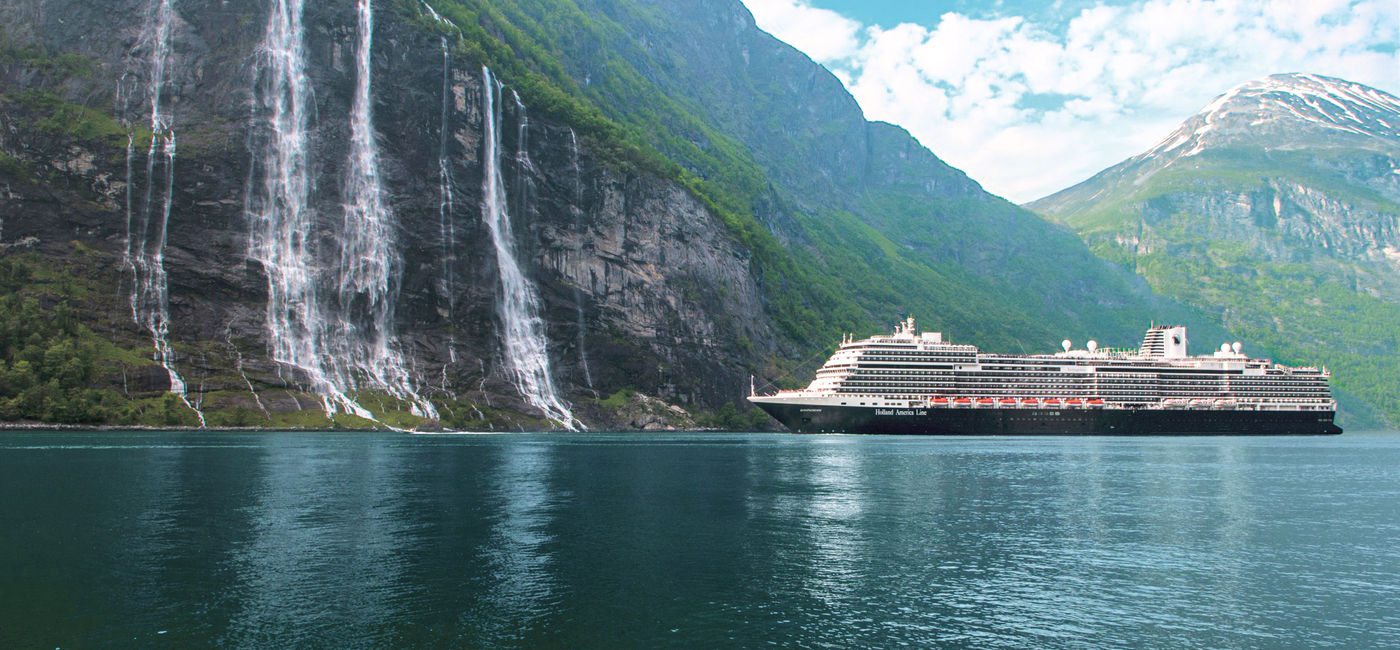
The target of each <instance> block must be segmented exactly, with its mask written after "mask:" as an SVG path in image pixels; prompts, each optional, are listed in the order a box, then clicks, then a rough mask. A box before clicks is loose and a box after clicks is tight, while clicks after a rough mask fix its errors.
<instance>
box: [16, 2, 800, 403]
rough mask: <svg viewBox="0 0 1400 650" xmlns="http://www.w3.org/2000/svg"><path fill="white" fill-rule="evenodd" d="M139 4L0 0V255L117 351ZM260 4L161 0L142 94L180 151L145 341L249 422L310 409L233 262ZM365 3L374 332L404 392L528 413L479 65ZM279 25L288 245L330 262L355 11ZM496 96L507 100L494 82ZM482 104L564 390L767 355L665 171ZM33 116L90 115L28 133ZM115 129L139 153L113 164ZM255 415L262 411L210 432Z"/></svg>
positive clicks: (254, 176) (688, 383) (252, 177)
mask: <svg viewBox="0 0 1400 650" xmlns="http://www.w3.org/2000/svg"><path fill="white" fill-rule="evenodd" d="M289 4H292V5H296V4H299V3H294V2H293V3H289ZM159 7H160V3H159V2H158V1H153V0H118V1H116V2H110V3H99V4H97V5H94V4H92V3H86V2H68V1H64V0H17V1H16V2H10V3H6V6H5V7H3V8H0V29H3V34H4V38H5V41H4V44H5V47H6V57H5V58H4V59H0V82H3V86H0V94H2V95H3V98H4V99H3V101H4V102H5V109H4V110H3V111H0V123H2V124H0V126H3V131H0V151H3V154H4V160H5V162H6V165H4V166H3V167H4V168H3V170H2V171H0V188H2V189H3V190H4V191H3V192H0V214H3V215H4V216H3V219H4V221H3V226H0V241H2V242H3V243H4V245H5V246H6V249H5V251H4V253H3V254H4V255H7V256H16V258H17V259H19V258H22V259H25V260H28V261H29V262H30V263H32V264H34V265H37V266H39V267H43V268H52V269H55V272H59V271H62V272H65V273H67V274H68V275H70V276H72V278H76V282H77V283H78V284H80V285H82V286H81V290H80V291H75V292H73V297H72V299H73V301H74V302H75V303H76V304H77V305H78V307H79V310H80V312H81V313H82V315H83V317H84V319H85V320H86V321H87V322H88V324H89V326H90V327H91V328H92V329H93V330H94V331H96V332H97V334H98V335H99V336H100V337H102V338H104V339H106V340H108V341H110V342H112V343H113V344H115V345H114V347H115V348H116V349H118V350H121V349H125V350H133V351H139V350H144V349H149V347H150V345H151V340H150V334H149V332H146V331H143V329H142V328H141V327H140V326H139V323H135V322H133V319H132V317H131V313H130V312H129V311H128V310H127V305H126V296H127V295H129V294H130V292H131V291H132V290H133V273H132V272H130V271H129V270H128V268H126V267H125V265H124V263H123V254H124V251H125V250H127V248H128V242H129V240H130V237H129V234H128V231H127V229H128V219H129V208H128V206H127V201H128V191H127V190H128V184H130V187H133V188H136V190H137V192H136V196H137V198H136V202H137V203H138V204H140V203H141V202H142V200H143V199H142V192H145V191H146V190H145V188H148V187H155V188H156V189H155V191H154V193H155V194H156V195H157V200H159V195H160V194H161V191H162V190H161V188H162V185H161V179H160V178H157V177H154V176H153V177H146V176H145V170H146V167H144V163H145V160H144V158H145V157H146V155H147V153H146V145H147V144H149V141H150V138H152V137H153V135H152V127H151V125H150V124H148V123H145V120H147V119H148V118H149V116H150V115H151V113H152V104H153V102H152V100H151V95H150V93H143V92H130V93H125V92H124V91H122V90H119V89H127V88H135V89H137V90H138V91H140V90H141V89H144V88H147V87H149V86H150V83H149V82H150V80H151V78H152V77H151V67H150V65H149V63H148V62H149V61H150V60H151V57H152V45H151V43H152V40H151V38H150V36H149V31H150V30H149V25H150V22H149V21H150V20H151V17H152V16H153V15H154V14H155V12H157V11H158V9H159ZM279 8H280V9H285V8H286V7H285V4H284V3H282V2H270V3H268V2H255V3H226V2H217V1H214V0H180V1H178V2H175V3H173V12H172V14H173V16H172V19H171V20H170V22H169V32H168V33H169V41H168V43H169V55H168V59H167V61H168V73H166V74H165V75H164V76H162V77H161V78H162V79H163V93H164V99H163V100H158V101H159V102H160V111H161V112H162V113H164V114H165V116H164V117H163V119H164V120H166V123H167V124H168V125H169V127H170V129H171V131H172V132H173V133H175V134H178V153H177V154H172V155H173V160H174V164H173V179H174V181H173V191H172V192H171V193H170V195H171V201H170V208H169V219H168V237H167V239H166V242H165V246H164V248H163V250H164V255H163V260H162V262H163V265H164V274H165V276H166V279H167V281H168V310H169V322H168V332H167V333H166V336H167V337H168V339H169V342H170V344H171V346H173V348H174V351H175V358H174V367H175V369H176V370H178V372H179V373H180V375H182V376H183V378H184V380H185V382H186V383H187V384H188V385H189V396H190V398H191V400H192V401H193V402H194V405H195V406H199V407H202V409H203V410H204V411H206V412H210V413H214V414H218V413H222V412H235V411H239V410H254V411H261V413H260V415H261V416H262V417H263V418H266V417H268V416H271V417H272V418H273V421H275V422H278V423H281V424H294V423H298V422H299V420H294V419H289V418H291V417H293V416H291V415H286V414H289V413H297V412H302V413H310V414H315V413H316V412H318V411H319V408H320V404H319V402H318V400H317V398H316V396H315V395H314V394H311V393H315V390H314V386H312V385H309V383H308V378H307V377H306V375H305V373H303V372H300V371H299V370H298V369H297V368H295V367H291V366H289V365H287V364H285V363H277V362H275V361H274V360H273V359H272V358H271V356H270V354H271V353H270V350H271V347H272V341H270V340H269V339H270V334H269V314H268V312H267V309H266V305H267V300H268V286H269V285H268V279H267V278H268V275H267V274H268V269H267V268H265V265H264V264H260V263H259V262H257V261H254V260H253V259H252V258H251V257H250V255H249V246H250V243H249V241H250V240H249V237H250V235H249V231H250V211H251V210H252V208H250V207H249V204H250V192H251V188H253V187H254V186H255V185H256V184H258V183H260V182H261V180H260V179H262V178H264V177H265V176H266V175H267V174H269V173H271V172H272V171H274V170H270V169H268V168H267V165H266V164H265V163H264V162H263V161H262V159H261V158H259V157H258V156H257V155H255V154H256V153H257V152H256V151H253V149H256V148H257V147H258V146H259V145H258V144H256V143H255V142H254V138H253V136H251V135H250V133H253V132H254V131H255V129H254V125H253V122H255V121H256V119H257V117H258V113H259V111H264V112H265V111H266V110H268V109H267V106H268V105H269V104H268V102H269V101H270V100H269V98H268V97H265V96H258V95H256V94H255V92H254V86H255V77H254V74H255V71H256V70H257V66H256V65H254V64H253V63H252V62H254V61H256V60H257V59H258V57H262V56H266V55H268V52H267V45H266V43H265V42H264V36H265V30H266V26H267V24H268V20H269V12H270V11H274V10H278V9H279ZM375 10H376V11H375V14H374V21H375V22H374V26H373V41H372V43H373V48H372V58H371V62H370V64H371V65H370V67H371V70H372V76H373V85H372V114H373V127H374V133H375V140H376V142H377V145H378V168H377V169H378V178H377V182H378V183H379V185H380V187H381V188H382V194H383V196H382V198H383V202H384V204H385V205H387V206H388V210H387V212H386V215H387V217H388V223H389V224H390V227H391V228H392V231H393V234H394V240H395V241H396V242H397V247H396V250H395V251H394V252H393V255H392V257H391V259H390V262H391V264H392V266H393V274H394V277H393V283H392V284H393V286H392V287H391V291H390V293H389V295H388V299H389V300H391V301H392V302H393V304H392V308H391V309H390V310H389V311H390V313H392V314H393V322H392V323H391V324H390V326H389V328H388V329H389V331H390V333H391V336H392V341H391V345H392V346H393V347H394V349H395V350H397V351H399V352H401V353H402V356H403V358H404V359H405V362H404V365H405V366H406V368H407V371H408V374H409V381H410V382H411V386H412V387H413V388H414V390H416V391H417V392H418V393H420V394H422V395H424V396H425V397H428V398H430V399H432V400H433V401H435V402H436V403H438V404H440V405H442V408H443V413H442V416H443V419H444V421H446V422H448V423H451V424H454V425H458V426H481V427H513V426H538V425H539V424H541V423H540V422H539V421H538V420H536V419H535V418H538V417H539V413H538V412H537V411H534V410H533V409H531V408H529V407H528V406H526V405H525V404H524V402H523V401H522V399H521V396H520V395H519V391H518V390H517V388H516V386H515V385H514V384H513V382H512V380H511V376H510V375H511V373H510V372H509V369H508V368H509V364H508V362H507V360H506V359H504V358H503V348H502V338H503V335H504V333H503V332H502V331H501V330H502V327H503V323H502V318H501V317H500V314H499V309H498V308H497V305H498V302H499V300H500V299H501V297H500V296H499V295H498V294H499V293H500V291H501V282H500V280H499V273H500V267H499V265H498V263H497V253H496V251H495V248H494V246H493V244H492V238H491V235H490V233H489V232H488V231H487V228H486V225H485V222H484V219H483V208H482V206H483V201H484V197H483V187H484V186H483V175H484V173H485V169H486V165H487V162H488V161H486V160H484V159H483V157H484V156H485V151H486V147H485V143H484V141H483V137H484V132H485V129H486V125H485V117H484V109H483V104H484V98H485V93H486V92H487V91H486V90H485V88H487V87H488V85H487V82H486V81H484V71H483V69H482V68H481V65H480V63H479V62H476V61H470V60H466V59H465V58H463V57H460V56H453V55H452V54H451V53H448V54H447V55H446V56H445V54H444V52H445V47H444V44H443V42H442V41H441V40H440V39H439V38H438V37H437V36H435V35H433V34H432V33H431V32H429V31H428V30H424V29H422V26H421V21H422V20H424V16H426V15H427V14H425V13H424V10H423V8H422V7H420V6H418V5H414V4H411V3H400V2H381V3H378V4H377V6H376V7H375ZM301 21H302V23H303V25H304V31H303V36H304V59H305V74H306V75H307V79H306V83H308V84H309V89H310V92H309V94H308V96H310V97H311V98H312V99H313V101H314V106H312V107H310V108H311V111H310V114H311V118H310V120H309V122H308V124H309V127H308V134H309V135H308V137H307V143H308V145H307V149H308V151H307V156H306V159H307V163H306V164H307V165H308V166H309V168H310V169H309V170H308V171H309V173H307V174H306V178H308V179H309V188H308V189H307V195H308V200H307V205H306V208H307V209H308V210H309V211H310V212H311V213H312V214H313V215H314V218H313V224H314V225H313V229H312V230H313V231H312V232H311V233H309V238H308V240H307V241H306V242H305V245H306V246H308V247H318V246H319V247H321V248H322V254H321V255H320V257H317V258H316V259H317V260H319V261H318V263H317V266H315V267H314V271H315V272H316V273H318V274H322V275H324V274H334V273H335V270H334V269H333V268H328V267H327V266H328V265H326V264H324V262H325V261H326V259H327V255H326V254H325V252H326V251H329V250H333V246H334V244H333V243H332V242H333V240H337V238H339V237H341V236H342V235H343V233H339V232H337V228H338V227H340V224H342V223H343V222H342V215H343V214H344V212H345V209H344V204H345V203H346V196H347V193H348V192H349V191H350V190H349V189H348V188H347V187H346V186H345V180H344V179H345V178H346V177H347V174H346V172H347V170H346V165H347V164H349V163H348V162H347V161H348V160H350V154H351V148H352V146H353V145H352V143H351V140H352V139H353V133H352V131H353V129H352V125H351V124H350V114H351V112H352V111H351V109H352V103H353V96H354V92H355V88H356V83H357V77H356V75H357V65H356V56H357V53H358V50H357V45H358V36H357V35H358V34H359V32H358V31H357V15H356V10H355V7H353V6H350V3H328V2H326V3H309V4H308V5H307V6H306V7H305V10H304V13H303V14H302V17H301ZM73 55H77V56H76V57H74V56H73ZM65 61H67V62H68V63H69V64H71V65H70V66H69V68H73V69H69V68H65V67H64V66H65V64H64V63H63V62H65ZM500 92H501V97H502V98H509V97H512V95H511V90H510V88H509V87H508V86H507V87H505V88H504V89H503V90H502V91H500ZM123 94H126V96H125V97H123V96H122V95H123ZM501 103H502V104H503V108H502V111H501V118H500V124H499V125H498V126H499V128H500V131H501V134H502V137H501V149H502V152H503V153H502V156H503V160H504V161H505V162H504V163H503V164H501V173H502V177H503V180H504V187H505V188H506V189H507V192H506V200H507V202H508V203H509V214H510V216H511V218H512V225H513V232H514V234H515V245H516V253H517V255H518V258H519V262H520V265H521V268H522V270H523V272H524V275H525V276H526V278H527V279H528V280H529V281H530V282H531V283H532V285H533V286H534V288H535V291H536V292H537V294H538V296H539V299H540V300H539V302H540V306H539V311H540V313H539V314H537V316H538V317H539V318H541V319H542V322H543V331H544V334H545V336H546V338H547V341H548V360H549V362H550V363H551V369H550V372H551V373H552V376H553V379H554V381H555V382H556V383H557V385H558V386H559V387H560V390H561V392H562V393H564V394H565V395H566V396H567V399H569V400H571V401H582V402H587V401H588V400H589V399H590V398H592V397H598V396H603V397H605V396H607V395H609V394H611V393H613V392H615V391H617V390H619V389H620V388H622V387H624V386H648V387H650V390H653V391H657V392H659V394H660V397H661V398H662V399H665V400H667V401H669V402H672V403H678V404H681V405H684V406H686V407H688V408H692V409H693V408H702V409H713V408H716V407H718V406H720V405H722V404H725V403H733V402H735V401H737V400H738V399H739V398H741V397H742V395H743V394H745V392H746V391H745V389H746V388H747V378H746V377H745V375H746V374H747V371H746V367H747V365H746V364H748V363H750V362H751V361H750V359H753V358H760V357H762V356H764V355H771V354H773V353H774V352H775V350H776V345H777V343H776V340H775V334H774V332H773V328H772V326H771V323H770V322H769V320H768V319H767V317H766V316H764V308H763V305H762V300H761V297H760V292H759V291H758V289H757V286H756V284H755V282H754V280H753V278H752V277H751V275H750V273H749V264H748V256H747V253H746V251H745V250H743V249H742V247H740V246H739V245H738V244H737V243H736V242H735V240H734V239H733V238H732V237H731V236H730V235H729V234H728V232H727V231H726V229H725V227H724V225H723V224H722V223H721V222H720V221H719V220H718V219H717V218H715V217H714V216H713V215H712V214H710V213H709V212H708V210H707V208H706V207H705V206H704V205H702V204H701V203H700V202H699V201H697V200H696V199H695V198H694V197H693V196H692V195H691V194H690V193H688V192H687V191H685V190H684V189H683V188H681V187H679V186H678V185H676V184H675V183H673V182H671V181H668V180H665V179H662V178H659V177H657V176H654V175H650V174H647V173H642V172H621V171H617V170H616V169H615V168H614V167H612V166H608V165H605V164H602V163H601V162H600V161H599V160H598V159H597V157H596V156H595V155H594V154H593V153H592V152H591V151H590V149H589V145H588V143H587V142H580V141H579V138H577V137H576V135H575V133H574V132H573V130H572V129H571V128H570V127H569V126H568V125H566V124H561V123H555V122H551V121H550V120H547V119H542V118H540V117H537V116H532V115H531V114H530V109H529V107H528V106H525V105H522V104H520V103H518V102H515V101H505V100H504V99H503V100H502V102H501ZM54 110H60V111H68V112H69V113H72V114H73V115H76V116H81V117H83V118H84V119H88V120H89V121H91V122H92V123H93V124H95V125H97V126H98V127H100V128H95V129H90V130H87V131H82V130H76V129H73V128H70V127H71V124H69V125H64V124H57V123H53V122H51V121H50V122H45V120H46V119H48V118H49V117H50V115H46V113H51V112H52V111H54ZM109 115H110V116H113V117H112V118H109V117H107V116H109ZM70 122H71V120H70ZM128 135H130V137H131V141H134V142H135V143H136V144H135V147H134V151H135V154H134V157H135V158H136V164H134V165H130V166H131V169H132V171H131V172H130V173H128V169H127V168H128V154H127V150H128ZM157 135H159V134H157ZM156 155H159V154H156ZM254 161H259V163H258V164H257V165H255V164H254ZM153 168H156V169H158V166H156V167H153ZM448 192H450V200H448V199H447V197H448ZM140 209H141V208H140V207H139V206H138V207H137V209H136V210H137V212H138V213H140ZM154 245H155V244H154V243H152V246H154ZM40 275H42V274H40ZM321 281H322V282H324V278H322V280H321ZM347 304H349V303H347ZM354 309H355V308H347V309H346V313H334V314H331V315H332V316H334V317H336V318H343V319H346V320H347V321H348V322H350V323H352V325H353V324H355V323H357V322H358V319H361V318H362V316H363V315H362V314H359V313H358V312H354ZM142 354H143V356H147V355H146V354H145V353H142ZM741 355H742V356H741ZM109 356H110V357H111V359H109V361H110V363H106V364H99V366H101V367H100V368H99V369H98V372H97V373H96V376H95V378H94V380H93V382H94V384H95V385H104V386H109V387H112V388H113V389H114V390H115V389H118V388H120V390H124V391H126V393H127V394H128V395H134V396H137V397H140V396H141V395H142V394H150V393H159V392H161V391H164V390H166V389H167V388H168V387H169V384H170V381H169V379H168V378H167V377H166V376H165V374H164V373H163V372H161V371H160V369H159V367H153V366H152V365H151V364H150V363H149V362H146V361H143V360H141V359H140V358H139V357H137V356H136V355H133V354H130V353H126V354H122V353H119V352H110V353H109ZM352 380H353V379H352ZM358 381H359V386H358V388H359V389H360V390H359V393H358V394H359V398H358V399H359V402H360V403H361V404H362V405H365V406H366V408H368V409H369V410H370V411H372V412H374V413H376V414H377V415H378V416H380V417H382V416H383V414H384V413H386V412H389V411H394V410H395V407H393V406H392V405H391V406H388V407H385V408H380V406H377V405H376V404H381V405H382V404H383V403H384V402H385V401H386V400H385V396H386V394H387V393H388V391H385V390H383V388H384V387H382V386H375V385H374V384H373V382H370V381H367V380H365V378H364V377H359V380H358ZM345 388H346V390H353V389H354V388H356V387H354V386H346V387H345ZM376 395H378V396H379V397H376ZM388 401H390V402H392V400H388ZM302 409H304V411H302ZM580 417H581V419H582V420H583V421H584V423H585V424H587V425H590V426H604V427H606V426H609V425H611V424H618V425H622V426H626V424H627V423H624V422H618V423H614V422H612V421H611V419H610V418H611V415H610V414H609V412H608V411H607V409H605V408H593V407H589V406H587V405H586V404H585V405H584V406H583V407H582V409H581V410H580ZM216 419H217V418H216ZM182 421H183V420H182ZM316 421H317V420H316V418H314V417H311V418H310V419H306V420H305V423H308V424H312V425H315V423H316ZM259 422H262V423H264V424H266V423H267V420H266V419H255V420H254V421H251V422H248V421H243V420H239V421H238V422H233V423H238V424H258V423H259ZM213 423H215V424H218V423H229V422H224V421H223V420H219V421H217V422H213Z"/></svg>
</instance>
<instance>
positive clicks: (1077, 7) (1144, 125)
mask: <svg viewBox="0 0 1400 650" xmlns="http://www.w3.org/2000/svg"><path fill="white" fill-rule="evenodd" d="M743 1H744V3H745V4H746V5H747V6H748V7H749V9H750V10H751V11H752V12H753V13H754V18H755V20H756V21H757V22H758V25H759V27H760V28H762V29H764V30H766V31H768V32H769V33H772V34H773V35H774V36H777V37H778V38H780V39H782V40H783V41H786V42H787V43H789V44H791V45H793V46H794V47H796V48H797V49H799V50H802V51H803V52H805V53H806V54H807V55H808V56H810V57H812V59H813V60H816V61H817V62H819V63H821V64H823V65H825V66H826V67H827V68H828V69H830V70H831V71H832V72H833V73H835V74H836V76H837V77H839V78H840V79H841V80H842V82H843V83H845V84H846V87H847V89H849V90H850V91H851V94H853V95H854V96H855V97H856V99H857V101H859V102H860V104H861V107H862V108H863V109H864V110H865V113H866V117H868V118H870V119H874V120H884V121H888V122H893V123H895V124H899V125H901V126H903V127H905V128H906V129H909V131H910V132H911V133H912V134H913V135H914V136H915V137H916V138H918V139H919V141H920V142H922V143H923V144H924V145H925V146H927V147H929V148H930V149H932V150H933V152H934V153H936V154H938V155H939V156H940V157H941V158H943V159H944V160H946V161H948V162H949V163H950V164H952V165H954V166H955V167H958V168H960V169H963V170H964V171H966V172H968V174H969V175H970V176H972V177H973V178H974V179H976V180H978V181H979V182H981V183H982V184H983V185H984V186H985V187H986V188H987V189H988V190H990V191H992V192H993V193H996V194H1000V195H1002V196H1005V197H1007V198H1009V199H1011V200H1013V201H1017V202H1024V201H1030V200H1033V199H1036V198H1040V197H1041V196H1044V195H1046V194H1049V193H1051V192H1054V191H1056V190H1059V189H1063V188H1065V187H1068V186H1070V185H1073V184H1074V183H1077V182H1079V181H1082V180H1084V179H1085V178H1088V177H1089V176H1091V175H1093V174H1094V173H1096V172H1098V171H1099V170H1101V169H1103V168H1105V167H1108V166H1110V165H1113V164H1115V163H1117V162H1119V161H1121V160H1123V159H1125V158H1128V157H1129V156H1132V155H1134V154H1137V153H1140V152H1142V151H1145V150H1146V149H1148V148H1150V147H1151V146H1152V145H1153V144H1154V143H1156V142H1157V141H1158V140H1160V139H1161V138H1162V137H1164V136H1166V135H1167V134H1168V133H1170V132H1171V131H1172V130H1173V129H1174V128H1175V127H1176V125H1177V124H1178V123H1180V122H1181V121H1182V120H1184V119H1186V118H1188V117H1190V116H1191V115H1193V114H1194V113H1196V111H1198V110H1199V109H1200V108H1201V107H1202V106H1204V105H1205V104H1207V103H1208V102H1210V100H1211V99H1212V98H1214V97H1215V96H1217V95H1219V94H1221V93H1223V92H1225V91H1226V90H1228V89H1230V88H1231V87H1233V86H1235V85H1238V84H1240V83H1244V82H1246V81H1249V80H1251V79H1257V78H1260V77H1263V76H1266V75H1269V74H1274V73H1279V72H1311V73H1318V74H1324V75H1330V76H1335V77H1341V78H1343V79H1348V80H1351V81H1356V82H1360V83H1364V84H1368V85H1371V86H1374V87H1376V88H1379V89H1381V90H1384V91H1386V92H1389V93H1392V94H1397V93H1400V55H1398V54H1397V48H1400V0H1275V1H1271V2H1261V1H1257V0H1131V1H1129V0H1115V1H1101V2H1094V1H1090V0H1057V1H1056V2H1018V1H1015V0H1001V1H997V2H976V1H972V0H932V1H921V0H743Z"/></svg>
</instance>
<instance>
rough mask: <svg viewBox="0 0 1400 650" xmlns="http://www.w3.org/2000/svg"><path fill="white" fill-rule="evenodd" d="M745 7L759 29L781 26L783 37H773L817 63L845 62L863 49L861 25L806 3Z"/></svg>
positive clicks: (756, 0) (764, 0)
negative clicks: (860, 37) (860, 36)
mask: <svg viewBox="0 0 1400 650" xmlns="http://www.w3.org/2000/svg"><path fill="white" fill-rule="evenodd" d="M745 4H746V5H747V6H748V8H749V11H750V12H752V13H753V17H754V20H755V21H757V22H758V25H759V27H763V28H765V29H766V27H765V26H766V25H781V26H782V27H781V29H782V32H783V33H782V35H778V34H777V33H776V32H772V31H771V30H770V33H773V34H774V35H775V36H778V38H779V39H782V40H783V41H784V42H786V43H787V44H788V45H791V46H793V47H795V48H797V49H799V50H802V51H803V52H804V53H806V54H807V56H810V57H812V58H813V59H814V60H816V61H822V62H827V61H837V60H840V59H844V58H846V57H849V56H850V55H852V54H854V53H855V51H856V49H857V48H859V47H860V39H859V38H857V33H858V32H859V31H860V29H861V24H860V23H858V22H856V21H854V20H851V19H849V18H846V17H845V16H842V15H841V14H838V13H836V12H834V11H830V10H827V9H817V8H814V7H812V6H811V5H809V4H807V3H806V2H804V1H803V0H751V1H749V2H746V3H745Z"/></svg>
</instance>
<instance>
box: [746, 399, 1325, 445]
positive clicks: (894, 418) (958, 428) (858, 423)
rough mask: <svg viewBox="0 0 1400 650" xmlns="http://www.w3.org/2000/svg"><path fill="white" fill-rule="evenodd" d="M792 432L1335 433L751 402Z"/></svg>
mask: <svg viewBox="0 0 1400 650" xmlns="http://www.w3.org/2000/svg"><path fill="white" fill-rule="evenodd" d="M755 405H757V406H758V407H759V408H762V409H763V410H764V411H766V412H767V413H768V414H769V415H771V416H773V418H774V419H776V420H778V421H779V422H781V423H782V424H783V426H785V427H787V428H788V430H790V431H792V432H793V433H851V434H885V435H949V436H997V435H1002V436H1030V435H1051V436H1073V435H1081V436H1169V435H1172V436H1193V435H1194V436H1214V435H1335V434H1339V433H1341V432H1342V429H1341V427H1338V426H1337V425H1336V424H1334V423H1333V418H1334V416H1335V414H1336V413H1335V411H1298V410H1280V411H1273V410H1214V409H1103V408H1058V409H1056V408H982V407H927V408H924V407H907V408H874V407H859V406H831V405H820V406H816V405H811V404H800V403H773V402H762V401H755Z"/></svg>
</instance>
